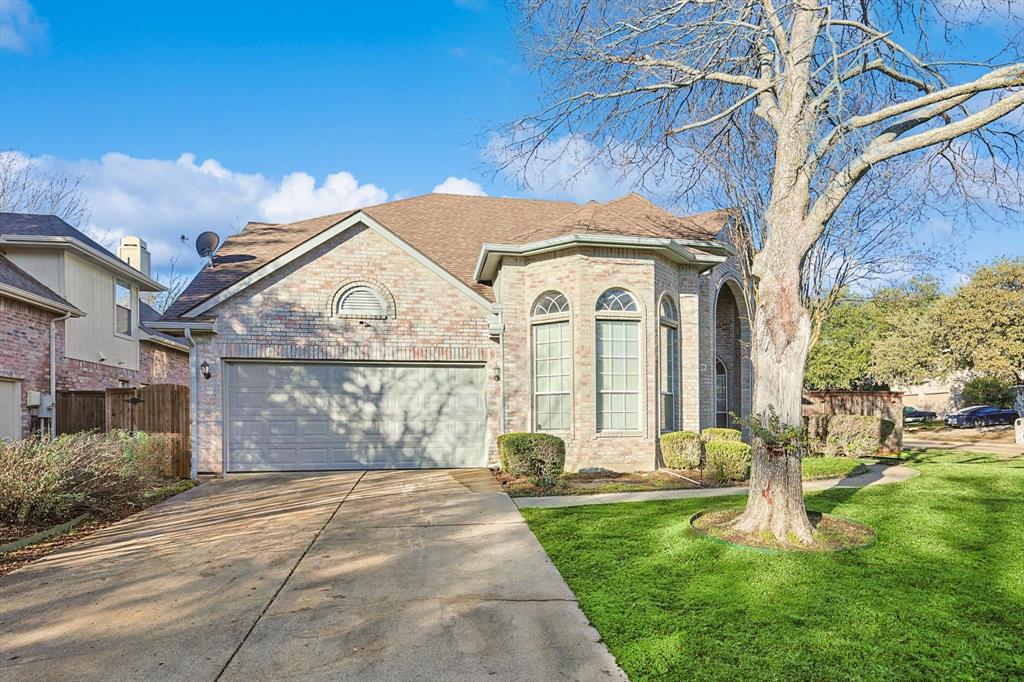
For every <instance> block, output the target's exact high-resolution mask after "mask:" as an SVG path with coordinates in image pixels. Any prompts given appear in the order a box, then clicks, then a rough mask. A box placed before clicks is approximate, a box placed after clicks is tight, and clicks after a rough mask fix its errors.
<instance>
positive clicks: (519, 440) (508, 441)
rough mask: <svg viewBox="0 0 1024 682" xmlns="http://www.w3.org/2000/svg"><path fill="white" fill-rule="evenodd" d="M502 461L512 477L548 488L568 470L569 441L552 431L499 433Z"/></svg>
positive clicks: (499, 456)
mask: <svg viewBox="0 0 1024 682" xmlns="http://www.w3.org/2000/svg"><path fill="white" fill-rule="evenodd" d="M498 461H499V462H500V463H501V470H502V471H504V472H505V473H506V474H508V475H509V476H515V477H520V476H523V477H526V478H529V479H530V480H532V481H533V482H534V483H536V484H537V485H540V486H544V487H548V486H551V485H554V484H555V483H556V482H557V481H558V477H559V476H561V475H562V472H563V471H565V442H564V441H563V440H562V439H561V438H559V437H558V436H552V435H551V434H549V433H505V434H502V435H500V436H498Z"/></svg>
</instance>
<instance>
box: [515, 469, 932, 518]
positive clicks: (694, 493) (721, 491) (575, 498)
mask: <svg viewBox="0 0 1024 682" xmlns="http://www.w3.org/2000/svg"><path fill="white" fill-rule="evenodd" d="M920 473H921V472H919V471H917V470H916V469H911V468H910V467H905V466H902V465H890V464H871V465H869V466H868V470H867V472H866V473H863V474H860V475H859V476H850V477H848V478H830V479H824V480H818V481H804V491H805V492H806V491H815V490H828V489H830V488H863V487H864V486H869V485H882V484H886V483H900V482H902V481H906V480H908V479H911V478H914V477H915V476H918V475H920ZM748 492H749V488H748V487H747V486H745V485H742V486H733V487H730V488H688V489H686V490H653V491H650V492H635V493H599V494H596V495H553V496H551V497H517V498H515V503H516V506H518V507H519V508H520V509H528V508H534V509H536V508H545V509H548V508H553V507H583V506H586V505H588V504H615V503H618V502H650V501H653V500H682V499H687V498H691V497H722V496H725V495H746V494H747V493H748Z"/></svg>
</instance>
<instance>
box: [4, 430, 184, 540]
mask: <svg viewBox="0 0 1024 682" xmlns="http://www.w3.org/2000/svg"><path fill="white" fill-rule="evenodd" d="M166 441H167V434H158V435H152V436H151V435H148V434H145V433H135V434H131V433H128V432H126V431H112V432H110V433H94V432H86V433H74V434H67V435H64V436H60V437H58V438H55V439H54V440H48V439H43V438H38V437H35V438H26V439H24V440H14V441H5V442H3V443H0V521H4V522H11V523H15V522H23V523H24V522H28V523H43V522H57V523H59V522H62V521H67V520H68V519H70V518H73V517H75V516H77V515H79V514H81V513H83V512H91V513H94V514H98V515H103V514H107V513H111V514H112V513H115V512H117V511H119V510H123V509H124V508H125V507H130V506H133V505H135V504H137V503H139V502H140V501H142V499H143V497H144V495H145V493H146V492H147V491H148V490H150V489H151V488H152V487H153V485H154V484H155V483H156V482H157V481H159V480H160V479H162V478H164V475H165V472H166V470H167V468H168V457H167V454H166V453H167V452H169V448H168V446H167V442H166Z"/></svg>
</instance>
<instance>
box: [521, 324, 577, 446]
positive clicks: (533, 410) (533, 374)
mask: <svg viewBox="0 0 1024 682" xmlns="http://www.w3.org/2000/svg"><path fill="white" fill-rule="evenodd" d="M571 310H572V308H571V307H570V309H569V311H566V312H562V313H557V314H549V315H538V316H537V317H536V318H534V321H533V322H531V324H530V423H531V424H533V430H534V431H537V432H540V433H569V432H571V431H572V428H573V414H574V412H575V410H574V409H573V405H574V403H573V395H574V391H573V388H574V386H575V381H576V377H575V363H574V362H573V361H572V357H573V354H572V348H573V330H572V320H571V315H570V311H571ZM550 324H565V325H566V330H567V331H568V333H569V390H568V391H545V392H544V393H541V392H539V391H538V390H537V359H538V358H537V336H536V334H537V328H538V327H543V326H545V325H550ZM541 395H567V396H568V398H569V415H568V424H567V426H566V427H565V428H564V429H542V428H540V425H539V423H538V416H537V397H538V396H541Z"/></svg>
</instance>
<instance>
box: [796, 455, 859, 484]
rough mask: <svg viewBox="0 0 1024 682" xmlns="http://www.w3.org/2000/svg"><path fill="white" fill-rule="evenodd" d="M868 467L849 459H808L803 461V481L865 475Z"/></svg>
mask: <svg viewBox="0 0 1024 682" xmlns="http://www.w3.org/2000/svg"><path fill="white" fill-rule="evenodd" d="M867 470H868V468H867V466H866V465H865V464H864V463H863V462H861V461H860V460H858V459H851V458H849V457H808V458H806V459H805V460H804V461H803V479H804V480H805V481H813V480H815V479H819V478H846V477H847V476H856V475H858V474H863V473H864V472H866V471H867Z"/></svg>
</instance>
